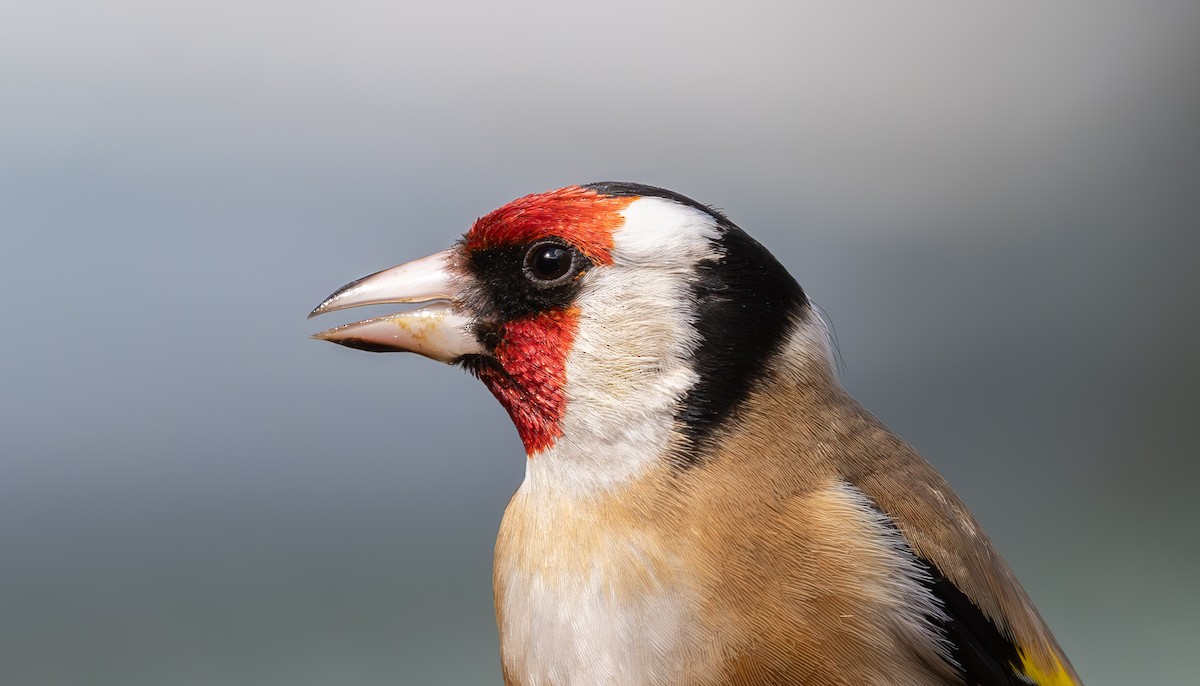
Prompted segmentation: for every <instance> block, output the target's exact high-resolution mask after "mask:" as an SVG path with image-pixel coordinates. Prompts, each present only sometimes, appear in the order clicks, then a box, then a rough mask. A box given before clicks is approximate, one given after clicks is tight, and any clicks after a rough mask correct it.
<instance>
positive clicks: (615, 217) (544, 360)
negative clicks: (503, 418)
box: [310, 182, 827, 483]
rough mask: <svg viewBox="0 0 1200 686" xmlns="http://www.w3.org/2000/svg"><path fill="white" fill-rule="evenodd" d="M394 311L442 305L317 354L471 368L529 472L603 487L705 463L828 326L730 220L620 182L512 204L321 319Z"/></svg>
mask: <svg viewBox="0 0 1200 686" xmlns="http://www.w3.org/2000/svg"><path fill="white" fill-rule="evenodd" d="M381 303H428V304H426V305H424V306H423V307H420V308H418V309H413V310H408V311H405V312H400V313H397V314H393V315H389V316H385V317H380V318H376V319H369V320H366V321H361V322H357V323H353V324H348V325H345V326H339V327H336V328H332V329H328V330H326V331H322V332H320V333H318V334H316V335H315V336H314V337H315V338H318V339H321V340H326V341H331V342H334V343H338V344H341V345H345V346H348V347H351V348H357V349H361V350H368V351H373V352H391V351H407V352H416V353H419V354H421V355H424V356H426V357H429V358H432V359H435V360H439V361H441V362H445V363H449V364H454V365H459V366H462V367H464V368H466V369H467V370H469V371H470V372H471V373H473V374H475V375H476V376H477V377H479V379H480V380H482V381H483V383H484V384H485V385H486V386H487V387H488V389H490V390H491V392H492V393H493V394H494V395H495V396H496V398H497V399H498V400H499V401H500V402H501V404H502V405H503V406H504V407H505V409H506V410H507V411H508V413H509V415H510V416H511V418H512V420H513V423H514V424H515V425H516V428H517V431H518V433H519V434H520V437H521V440H522V442H523V444H524V446H525V450H526V453H527V455H528V456H529V457H530V458H531V459H530V463H533V462H539V463H544V464H545V465H546V467H545V468H546V469H548V470H565V471H564V473H563V478H564V479H566V480H568V481H580V480H581V479H582V480H584V481H588V482H590V483H597V482H603V483H612V482H614V481H617V480H620V479H622V478H623V477H626V476H628V475H631V474H633V473H635V472H637V471H638V470H639V469H642V468H644V467H645V466H646V463H648V462H652V461H660V462H661V461H663V460H667V461H673V462H674V463H676V464H677V465H679V466H687V465H688V464H689V463H692V462H695V461H697V460H699V459H702V457H703V454H704V452H705V450H706V449H707V448H708V447H709V446H711V444H712V443H713V441H714V440H715V439H716V438H718V437H719V434H720V431H721V429H722V427H723V426H724V425H725V424H727V423H728V422H730V421H731V420H733V419H734V418H735V417H736V415H737V412H738V408H739V406H740V405H741V404H742V403H743V401H744V400H745V399H746V398H747V396H748V395H750V394H751V393H753V392H755V390H756V389H757V388H758V387H759V386H760V385H761V380H762V379H763V378H764V376H765V375H767V373H768V372H769V371H771V370H772V368H773V365H775V361H776V360H777V359H778V358H779V357H780V356H781V354H782V351H783V350H784V348H785V347H788V346H789V345H795V341H796V340H797V332H798V331H801V330H804V329H805V328H806V324H811V323H817V325H818V326H819V322H818V320H817V319H816V318H815V317H814V316H813V313H812V308H811V306H810V304H809V302H808V299H807V298H806V297H805V294H804V292H803V291H802V290H801V289H800V287H799V286H798V285H797V284H796V281H795V280H794V279H793V278H792V277H791V276H790V275H789V274H788V272H787V271H786V270H785V269H784V268H783V267H782V266H781V265H780V264H779V262H778V261H776V260H775V258H774V257H773V256H772V255H771V254H770V253H769V252H768V251H767V250H766V249H765V248H763V247H762V246H761V245H760V244H758V243H757V242H756V241H754V240H753V239H752V238H750V237H749V236H748V235H747V234H746V233H745V232H743V231H742V230H741V229H739V228H738V227H737V226H735V225H734V224H733V223H732V222H730V221H729V220H728V219H727V218H726V217H725V216H724V215H722V214H721V213H719V212H717V211H716V210H713V209H711V208H709V207H707V206H705V205H702V204H700V203H697V202H695V201H693V200H690V199H688V198H686V197H683V196H681V195H678V194H676V193H673V192H671V191H667V190H663V189H660V188H654V187H650V186H643V185H638V184H630V183H613V182H605V183H593V184H588V185H583V186H568V187H566V188H561V189H558V190H554V191H549V192H546V193H538V194H533V195H528V196H526V197H523V198H520V199H518V200H514V201H513V202H511V203H509V204H507V205H505V206H503V207H501V208H499V209H497V210H495V211H493V212H491V213H489V214H487V215H485V216H483V217H481V218H480V219H478V220H477V221H476V222H475V223H474V225H473V226H472V227H471V229H470V230H469V231H468V232H467V233H466V235H465V236H463V238H462V239H461V240H460V241H459V242H458V243H457V244H456V245H455V246H454V247H452V248H450V249H449V250H446V251H444V252H440V253H437V254H435V255H431V256H429V257H426V258H424V259H420V260H416V261H414V262H410V263H407V264H404V265H401V266H398V267H393V268H391V269H387V270H384V271H381V272H378V273H376V274H373V275H371V276H367V277H365V278H362V279H359V280H358V281H355V282H353V283H350V284H348V285H346V286H344V287H342V288H341V289H339V290H338V291H336V292H335V293H334V294H333V295H331V296H329V297H328V298H327V299H326V300H325V301H324V302H322V303H321V304H320V305H319V306H318V307H317V308H316V309H314V310H313V312H312V314H311V315H310V316H315V315H318V314H323V313H326V312H332V311H335V310H341V309H346V308H351V307H358V306H363V305H377V304H381ZM800 338H803V339H804V340H805V341H807V343H805V344H804V345H808V346H810V347H821V346H824V344H825V339H824V336H823V334H821V335H816V336H813V335H807V336H800ZM813 352H816V353H818V354H816V355H815V357H816V358H819V359H820V360H822V363H825V364H827V351H825V350H823V349H822V350H820V351H813Z"/></svg>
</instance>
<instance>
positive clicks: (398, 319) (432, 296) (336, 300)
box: [308, 250, 483, 363]
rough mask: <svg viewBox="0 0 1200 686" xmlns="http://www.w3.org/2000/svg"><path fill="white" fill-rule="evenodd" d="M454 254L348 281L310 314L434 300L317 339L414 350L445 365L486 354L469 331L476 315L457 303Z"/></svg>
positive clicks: (372, 349)
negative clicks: (450, 266)
mask: <svg viewBox="0 0 1200 686" xmlns="http://www.w3.org/2000/svg"><path fill="white" fill-rule="evenodd" d="M450 255H451V251H450V250H446V251H443V252H440V253H437V254H436V255H430V256H429V257H425V258H422V259H419V260H416V261H415V262H409V263H408V264H402V265H400V266H399V267H392V268H391V269H385V270H383V271H381V272H377V273H375V274H372V275H370V276H365V277H363V278H361V279H359V280H358V281H354V282H352V283H348V284H346V285H345V286H342V287H341V288H339V289H338V290H337V291H335V292H334V293H333V295H331V296H329V297H328V298H325V302H323V303H321V304H320V305H317V307H316V309H314V310H313V311H312V312H310V313H309V315H308V316H309V318H312V317H315V316H317V315H319V314H325V313H326V312H334V311H336V310H345V309H348V308H351V307H362V306H364V305H382V304H386V303H425V302H428V303H430V304H428V305H425V306H424V307H420V308H417V309H415V310H408V311H406V312H397V313H396V314H390V315H387V316H385V317H378V318H375V319H367V320H364V321H361V322H355V323H353V324H346V325H344V326H337V327H334V328H332V329H326V330H325V331H322V332H320V333H317V334H313V338H316V339H319V340H322V341H329V342H331V343H337V344H339V345H344V346H346V347H348V348H356V349H358V350H367V351H370V352H413V353H418V354H420V355H424V356H425V357H429V358H432V359H434V360H438V361H440V362H447V363H450V362H454V361H455V360H457V359H459V358H461V357H463V356H464V355H478V354H481V353H483V348H482V346H480V344H479V341H478V340H476V338H475V336H474V335H473V334H472V333H471V322H472V319H471V318H470V317H467V316H464V315H463V313H462V311H461V310H460V309H459V307H458V306H456V305H455V304H454V300H455V295H456V291H457V290H458V289H457V288H455V284H454V281H455V280H454V277H453V275H452V273H451V271H450V268H449V265H450ZM431 301H433V302H431Z"/></svg>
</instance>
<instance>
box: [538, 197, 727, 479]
mask: <svg viewBox="0 0 1200 686" xmlns="http://www.w3.org/2000/svg"><path fill="white" fill-rule="evenodd" d="M622 214H623V215H624V216H625V224H624V225H623V226H622V227H621V229H619V230H618V231H617V232H616V233H615V234H614V249H613V264H612V265H608V266H600V267H596V268H594V269H593V270H592V271H591V272H590V273H589V274H588V275H587V276H586V277H585V278H586V283H585V285H584V288H583V290H582V291H581V292H580V294H579V297H578V298H577V300H576V304H577V305H578V307H579V310H580V319H579V329H578V331H577V333H576V336H575V342H574V345H573V347H572V350H571V353H570V355H569V356H568V357H567V387H566V393H567V411H566V414H565V416H564V417H563V420H562V424H561V428H562V431H563V435H562V437H560V438H559V439H558V441H557V442H556V443H555V445H554V446H552V447H551V448H549V449H548V450H546V451H545V452H543V453H541V454H539V455H536V456H534V457H533V458H532V459H531V460H529V461H528V463H527V472H526V486H527V487H530V488H538V487H540V486H543V485H544V486H546V487H549V488H554V489H562V488H569V489H573V490H579V491H585V492H594V491H597V490H604V489H607V488H610V487H612V486H614V485H616V484H619V483H622V482H626V481H628V480H630V479H631V478H633V477H634V476H636V475H637V474H638V473H640V472H641V471H643V470H644V469H645V468H646V467H647V466H649V465H652V464H654V463H655V462H656V461H658V460H660V459H661V458H662V455H663V454H664V452H665V451H666V449H667V447H668V444H669V441H670V440H671V437H672V432H673V431H674V429H675V412H676V410H677V407H678V402H679V399H680V398H682V397H683V396H684V395H685V394H686V393H687V391H688V390H689V389H690V388H691V387H692V385H693V384H695V382H696V380H697V377H696V373H695V371H694V369H693V368H692V364H691V356H692V353H693V352H694V351H695V349H696V346H697V345H698V344H699V335H698V333H697V332H696V330H695V327H694V319H695V316H696V315H695V311H694V310H695V307H694V303H693V301H692V296H691V289H692V285H693V279H694V278H695V269H696V265H697V264H698V263H699V262H701V261H703V260H715V259H719V258H720V254H719V253H718V252H717V248H716V244H715V240H716V239H718V238H719V236H720V229H719V228H718V226H717V224H716V220H715V219H714V218H713V217H712V216H710V215H708V214H706V213H704V212H702V211H700V210H697V209H694V208H691V207H687V206H684V205H680V204H678V203H676V202H673V201H670V200H665V199H662V198H653V197H646V198H640V199H638V200H635V201H634V202H632V203H630V204H629V206H628V207H627V208H626V209H625V211H624V212H623V213H622Z"/></svg>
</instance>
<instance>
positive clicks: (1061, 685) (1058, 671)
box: [1020, 650, 1078, 686]
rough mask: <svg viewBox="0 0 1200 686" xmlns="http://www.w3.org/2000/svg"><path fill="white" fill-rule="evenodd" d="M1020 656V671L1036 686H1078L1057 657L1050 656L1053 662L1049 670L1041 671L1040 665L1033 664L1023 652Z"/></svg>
mask: <svg viewBox="0 0 1200 686" xmlns="http://www.w3.org/2000/svg"><path fill="white" fill-rule="evenodd" d="M1020 655H1021V667H1020V669H1021V671H1022V672H1023V673H1024V674H1025V676H1027V677H1029V678H1030V679H1032V680H1033V683H1035V684H1037V686H1078V684H1076V683H1075V680H1074V679H1072V678H1071V675H1070V673H1068V672H1067V670H1066V668H1065V667H1063V665H1062V662H1061V661H1060V660H1059V659H1058V656H1057V655H1051V656H1050V659H1051V660H1053V661H1054V662H1053V665H1051V667H1050V669H1049V670H1046V669H1043V668H1042V665H1039V664H1038V663H1037V662H1035V661H1034V660H1033V659H1032V658H1031V657H1030V656H1029V654H1028V653H1026V652H1025V651H1024V650H1022V651H1020Z"/></svg>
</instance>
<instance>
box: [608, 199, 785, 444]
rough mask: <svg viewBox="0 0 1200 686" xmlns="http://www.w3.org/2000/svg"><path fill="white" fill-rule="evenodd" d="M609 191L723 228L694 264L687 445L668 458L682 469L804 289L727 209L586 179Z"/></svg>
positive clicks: (781, 336)
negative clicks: (683, 210) (711, 253)
mask: <svg viewBox="0 0 1200 686" xmlns="http://www.w3.org/2000/svg"><path fill="white" fill-rule="evenodd" d="M585 188H590V189H592V190H594V191H596V192H597V193H602V194H605V195H614V196H642V197H654V198H664V199H666V200H671V201H674V202H677V203H679V204H681V205H686V206H688V207H691V208H694V209H697V210H700V211H701V212H704V213H705V214H707V215H709V216H710V217H712V218H713V219H714V220H715V221H716V223H717V226H718V227H720V230H721V237H720V238H719V239H718V240H717V246H716V247H717V250H718V252H719V254H720V257H719V258H718V259H715V260H705V261H703V262H701V263H700V264H698V265H696V269H695V272H694V274H693V280H692V294H693V297H694V300H695V307H696V314H697V318H696V322H695V327H696V331H697V333H699V335H700V344H699V346H698V347H697V348H696V351H695V353H694V355H693V361H694V362H693V363H694V365H695V369H696V374H697V376H698V377H699V381H697V382H696V384H695V385H694V386H693V387H692V388H691V390H689V391H688V393H687V394H686V395H685V396H684V398H683V400H682V403H681V405H680V408H679V411H678V413H677V414H676V421H678V422H679V424H680V425H681V427H682V429H683V433H684V435H685V436H686V437H687V438H688V440H689V442H690V444H691V445H690V446H689V447H690V448H691V449H690V450H685V451H678V454H677V455H674V456H673V457H672V459H674V460H676V462H677V464H678V466H679V467H680V468H687V467H691V466H694V465H696V464H698V463H700V462H701V461H703V459H704V455H705V454H706V452H707V449H708V448H710V447H711V444H712V443H713V442H714V438H715V435H716V433H717V431H718V429H719V428H720V427H721V426H723V425H724V424H725V422H726V421H727V420H729V419H730V418H731V417H733V416H734V415H736V412H737V408H738V406H739V405H740V404H741V403H742V401H744V400H745V399H746V397H747V396H748V395H749V394H750V391H751V390H752V389H753V388H754V385H755V383H756V382H757V381H758V380H759V379H761V378H762V376H763V374H764V373H765V368H766V365H767V363H768V361H770V360H771V358H772V357H773V356H775V355H776V354H777V353H778V352H779V350H780V348H781V347H782V346H783V344H784V342H785V339H786V337H787V336H788V334H789V333H790V332H791V330H792V328H793V326H794V324H795V323H796V321H797V320H798V319H799V317H800V316H801V315H802V314H803V312H804V310H805V309H806V308H807V307H808V298H807V296H805V294H804V290H803V289H801V288H800V285H799V284H798V283H796V280H795V279H793V278H792V275H791V274H789V273H788V271H787V269H785V268H784V267H783V265H781V264H780V263H779V261H778V260H776V259H775V256H774V255H772V254H771V253H770V252H769V251H768V250H767V249H766V248H764V247H763V246H762V245H761V244H760V243H759V242H758V241H756V240H754V239H753V238H751V237H750V236H749V234H747V233H746V232H745V231H742V230H741V229H740V228H738V227H737V225H735V224H734V223H733V222H731V221H730V220H729V218H728V217H726V216H725V215H724V214H722V213H720V212H718V211H717V210H715V209H713V208H711V207H709V206H707V205H704V204H702V203H699V202H696V201H695V200H692V199H691V198H689V197H687V196H684V195H680V194H679V193H675V192H674V191H669V190H666V189H663V188H656V187H654V186H646V185H642V184H637V183H625V182H618V181H603V182H598V183H590V184H587V185H586V186H585Z"/></svg>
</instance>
